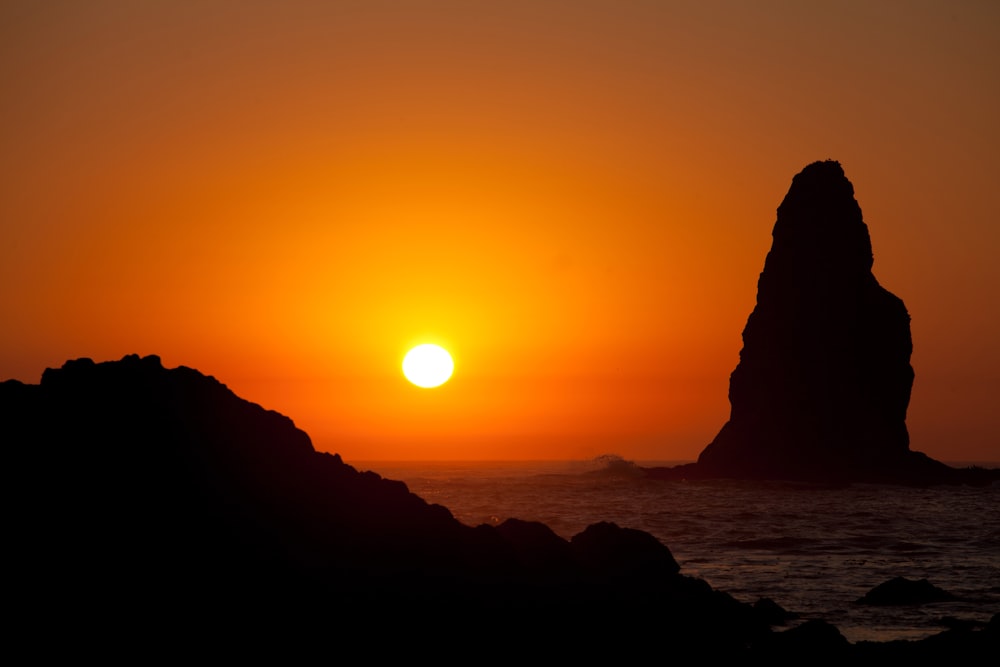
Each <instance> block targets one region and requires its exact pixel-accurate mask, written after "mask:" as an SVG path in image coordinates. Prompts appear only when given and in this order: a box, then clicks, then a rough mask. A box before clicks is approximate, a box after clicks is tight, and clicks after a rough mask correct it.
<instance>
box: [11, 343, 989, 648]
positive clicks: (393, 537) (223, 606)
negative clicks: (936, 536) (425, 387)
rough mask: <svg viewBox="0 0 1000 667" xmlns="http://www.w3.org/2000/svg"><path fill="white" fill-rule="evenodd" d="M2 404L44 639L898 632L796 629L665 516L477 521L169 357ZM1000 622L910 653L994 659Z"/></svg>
mask: <svg viewBox="0 0 1000 667" xmlns="http://www.w3.org/2000/svg"><path fill="white" fill-rule="evenodd" d="M0 423H2V425H3V443H4V453H5V455H6V467H5V471H6V473H7V480H8V489H9V492H8V497H9V498H11V499H12V502H10V504H9V505H8V507H9V508H10V509H11V510H12V511H11V512H10V513H9V514H10V517H11V518H10V520H9V521H8V523H7V525H6V526H5V528H6V530H5V545H6V549H5V561H6V563H7V572H8V581H7V584H8V585H7V587H6V590H5V601H6V603H7V609H8V612H10V614H11V615H10V617H9V618H11V619H12V620H9V621H8V624H7V630H8V637H10V638H11V639H12V640H13V641H14V642H15V643H17V642H24V643H27V644H30V646H31V649H32V651H33V655H40V654H44V653H46V652H51V651H52V650H55V648H56V647H63V648H65V649H66V650H71V651H72V652H73V655H74V656H76V657H81V656H86V655H100V656H101V657H102V658H104V659H107V658H109V657H112V658H114V657H123V656H125V655H127V656H128V657H129V658H130V659H135V658H143V657H152V656H157V657H164V656H176V657H179V656H184V657H190V656H191V655H193V654H195V653H197V654H198V655H215V656H218V657H220V658H224V659H234V658H242V657H253V658H255V659H257V660H259V659H276V660H277V659H280V660H282V661H283V662H287V661H289V660H292V659H298V658H306V657H308V658H309V659H316V658H317V656H321V657H322V658H323V659H335V658H338V657H343V656H344V655H350V656H354V657H355V658H356V657H357V654H358V653H359V652H361V653H362V654H370V655H372V656H375V657H377V658H381V659H387V658H394V659H399V658H411V659H414V658H418V657H423V658H434V659H435V660H436V661H438V662H441V661H442V660H446V661H456V662H457V661H458V660H462V661H463V662H465V661H468V660H470V659H477V657H479V658H484V659H486V660H487V661H495V660H498V659H515V658H524V657H526V656H530V657H533V658H536V659H537V658H546V657H547V658H551V659H557V658H558V659H567V658H569V659H580V658H583V657H587V658H588V659H592V658H595V657H602V658H611V657H614V658H616V659H634V660H640V659H645V658H646V657H648V655H649V654H650V651H659V652H667V653H669V654H670V655H687V656H696V657H700V658H718V657H738V656H756V657H761V658H764V659H770V658H776V657H807V656H816V655H820V654H822V655H825V656H827V657H830V656H833V657H838V656H846V655H848V654H849V653H850V652H852V651H853V652H856V651H862V650H863V651H866V652H870V651H872V650H874V649H876V648H877V649H878V650H880V651H881V650H886V649H888V648H889V646H888V645H871V646H862V645H849V644H848V643H847V642H846V641H845V640H844V638H843V637H842V636H841V635H840V633H839V632H838V631H837V630H836V628H833V627H832V626H829V625H827V624H825V623H823V622H822V621H811V622H807V623H805V624H803V625H802V626H799V627H795V628H792V629H790V630H784V631H775V629H774V628H772V624H774V623H780V622H781V616H782V610H780V608H776V606H775V605H774V604H773V603H771V604H769V605H748V604H745V603H742V602H738V601H736V600H735V599H734V598H732V597H731V596H729V595H727V594H725V593H723V592H720V591H716V590H713V589H712V588H711V587H710V586H709V585H708V584H707V583H706V582H704V581H702V580H699V579H696V578H691V577H688V576H685V575H683V574H681V573H680V568H679V566H678V564H677V562H676V561H675V560H674V558H673V556H672V555H671V553H670V550H669V548H668V547H666V546H665V545H663V544H661V543H660V542H659V541H657V540H656V539H655V538H654V537H653V536H651V535H649V534H648V533H645V532H642V531H638V530H632V529H628V528H622V527H619V526H617V525H615V524H612V523H598V524H594V525H591V526H589V527H588V528H587V529H586V530H584V531H583V532H581V533H580V534H578V535H576V536H574V537H573V538H572V539H570V540H565V539H563V538H561V537H559V536H557V535H556V534H555V533H553V532H552V531H551V530H550V529H549V528H548V527H547V526H545V525H543V524H540V523H535V522H525V521H519V520H516V519H512V520H509V521H506V522H504V523H503V524H501V525H499V526H496V527H493V526H489V525H481V526H466V525H464V524H462V523H460V522H458V521H457V520H455V519H454V517H453V516H452V515H451V513H450V512H449V511H448V510H447V509H446V508H444V507H442V506H439V505H433V504H428V503H426V502H425V501H424V500H423V499H421V498H419V497H417V496H415V495H413V494H412V493H410V492H409V491H408V489H407V487H406V485H405V484H404V483H402V482H398V481H392V480H388V479H384V478H382V477H380V476H379V475H377V474H375V473H372V472H359V471H358V470H356V469H354V468H353V467H352V466H350V465H347V464H346V463H344V461H343V460H342V459H341V458H340V456H338V455H335V454H326V453H320V452H317V451H315V450H314V449H313V447H312V444H311V442H310V440H309V437H308V436H307V435H306V434H305V433H304V432H303V431H301V430H299V429H298V428H296V427H295V425H294V423H293V422H292V421H291V420H290V419H288V418H287V417H285V416H283V415H281V414H278V413H276V412H273V411H269V410H265V409H264V408H262V407H261V406H259V405H256V404H253V403H250V402H248V401H246V400H243V399H241V398H239V397H237V396H236V395H235V394H233V393H232V392H231V391H229V389H228V388H226V387H225V385H223V384H222V383H220V382H218V381H217V380H216V379H214V378H212V377H210V376H205V375H202V374H201V373H199V372H198V371H196V370H194V369H191V368H186V367H179V368H175V369H166V368H164V367H163V366H162V364H161V362H160V360H159V358H157V357H155V356H148V357H144V358H140V357H138V356H135V355H130V356H127V357H125V358H123V359H121V360H120V361H114V362H103V363H94V362H93V361H91V360H89V359H79V360H76V361H70V362H67V363H66V364H65V365H64V366H63V367H62V368H60V369H49V370H46V371H45V372H44V374H43V376H42V380H41V383H40V384H38V385H29V384H24V383H21V382H17V381H7V382H4V383H0ZM779 630H780V628H779ZM996 630H997V627H996V624H995V623H994V624H993V625H992V626H991V630H990V631H989V632H987V631H985V630H983V631H975V632H972V631H969V632H965V633H962V634H960V635H951V636H940V637H938V636H936V637H934V638H931V639H934V640H935V641H936V642H937V643H934V644H925V643H924V642H916V643H905V646H900V647H898V649H899V650H904V649H905V650H910V649H913V650H917V649H919V650H921V651H923V653H921V655H926V654H927V651H931V654H932V655H933V654H935V653H934V651H935V650H940V651H942V652H946V653H947V655H948V656H949V657H954V655H956V654H957V655H963V654H964V653H962V652H969V654H972V653H975V652H978V651H981V650H983V649H984V647H988V646H994V645H995V643H996V638H997V633H996ZM925 641H930V640H925ZM40 651H41V652H42V653H39V652H40ZM956 652H958V653H956ZM865 654H866V655H867V654H868V653H865ZM915 654H916V653H913V655H915ZM879 655H882V654H881V653H879ZM889 655H892V656H897V657H898V655H900V654H899V652H898V651H896V650H894V652H893V653H891V654H889ZM905 655H910V654H909V653H907V654H905Z"/></svg>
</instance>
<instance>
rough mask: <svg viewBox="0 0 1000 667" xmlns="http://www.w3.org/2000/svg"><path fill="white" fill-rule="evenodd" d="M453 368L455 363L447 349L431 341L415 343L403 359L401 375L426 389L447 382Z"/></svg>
mask: <svg viewBox="0 0 1000 667" xmlns="http://www.w3.org/2000/svg"><path fill="white" fill-rule="evenodd" d="M454 370H455V363H454V362H453V361H452V360H451V355H450V354H448V351H447V350H445V349H444V348H443V347H441V346H440V345H433V344H431V343H425V344H424V345H417V346H416V347H415V348H413V349H412V350H410V351H409V352H407V353H406V357H405V358H404V359H403V375H405V376H406V379H407V380H409V381H410V382H412V383H413V384H415V385H417V386H418V387H424V388H427V389H429V388H431V387H438V386H440V385H442V384H444V383H445V382H447V381H448V378H450V377H451V374H452V371H454Z"/></svg>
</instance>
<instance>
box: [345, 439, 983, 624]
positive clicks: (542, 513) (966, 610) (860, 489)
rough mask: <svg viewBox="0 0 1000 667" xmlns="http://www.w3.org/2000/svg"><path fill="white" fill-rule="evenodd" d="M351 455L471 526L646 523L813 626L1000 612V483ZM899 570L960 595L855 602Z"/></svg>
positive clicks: (695, 569) (691, 559)
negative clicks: (927, 484) (781, 477)
mask: <svg viewBox="0 0 1000 667" xmlns="http://www.w3.org/2000/svg"><path fill="white" fill-rule="evenodd" d="M347 463H349V464H351V465H353V466H354V467H355V468H357V469H358V470H371V471H374V472H376V473H378V474H380V475H382V476H383V477H386V478H389V479H396V480H401V481H403V482H405V483H406V484H407V486H408V487H409V489H410V491H412V492H413V493H415V494H417V495H418V496H420V497H422V498H424V499H425V500H426V501H428V502H430V503H437V504H440V505H444V506H445V507H447V508H448V509H449V510H451V513H452V514H453V515H454V516H455V518H456V519H458V520H459V521H461V522H463V523H465V524H468V525H470V526H475V525H479V524H482V523H488V524H498V523H500V522H502V521H504V520H505V519H507V518H518V519H523V520H527V521H540V522H542V523H545V524H546V525H548V526H549V527H550V528H551V529H552V530H553V531H555V532H556V533H557V534H559V535H561V536H562V537H565V538H567V539H569V538H570V537H572V536H573V535H575V534H576V533H578V532H580V531H582V530H583V529H584V528H586V527H587V526H588V525H590V524H591V523H596V522H598V521H612V522H614V523H616V524H618V525H619V526H622V527H626V528H638V529H641V530H645V531H647V532H649V533H651V534H653V535H655V536H656V537H657V538H659V540H660V541H661V542H663V543H664V544H665V545H667V547H669V549H670V551H671V552H672V553H673V555H674V558H676V559H677V562H678V563H679V564H680V566H681V572H682V574H686V575H689V576H694V577H699V578H702V579H705V580H706V581H707V582H708V583H709V584H711V585H712V587H713V588H715V589H718V590H722V591H725V592H727V593H730V594H731V595H733V596H734V597H736V598H737V599H740V600H743V601H745V602H754V601H756V600H757V599H759V598H762V597H767V598H770V599H772V600H774V601H775V602H777V603H778V604H780V605H781V606H782V607H783V608H785V609H786V610H788V611H791V612H796V613H798V614H800V615H801V618H802V619H803V620H805V619H814V618H819V619H823V620H826V621H828V622H830V623H832V624H834V625H836V626H837V628H838V629H839V630H840V631H841V633H842V634H843V635H844V636H845V637H847V639H848V640H850V641H852V642H855V641H863V640H870V641H889V640H893V639H920V638H923V637H927V636H929V635H932V634H936V633H938V632H941V631H942V630H944V629H945V628H946V626H947V623H948V622H949V621H948V620H949V619H959V620H963V621H976V622H983V623H985V622H986V621H988V620H989V619H990V617H991V616H992V615H993V614H995V613H997V612H1000V488H997V487H981V488H971V487H935V488H908V487H895V486H884V485H866V484H861V485H852V486H848V487H843V488H828V487H823V486H814V485H805V484H792V483H771V482H765V483H762V482H740V481H728V480H713V481H697V482H692V481H687V482H681V481H658V480H648V479H644V478H642V477H641V476H640V475H638V474H637V472H638V471H637V469H636V465H637V464H635V463H632V462H629V461H624V460H622V459H619V458H617V457H613V456H608V457H598V458H597V459H595V460H593V461H557V462H545V461H541V462H540V461H531V462H510V461H503V462H441V461H434V462H413V461H407V462H388V461H372V462H352V461H347ZM676 463H678V462H663V461H659V462H656V461H643V462H638V465H642V466H653V465H674V464H676ZM897 576H903V577H906V578H908V579H927V580H929V581H930V582H931V583H932V584H934V585H936V586H938V587H939V588H943V589H944V590H946V591H948V592H950V593H952V594H954V595H956V596H958V598H959V600H958V601H954V602H941V603H935V604H930V605H922V606H904V607H871V606H866V605H860V604H857V603H856V602H855V601H856V600H857V599H858V598H860V597H861V596H863V595H864V594H865V593H866V592H868V591H869V590H870V589H872V588H873V587H875V586H876V585H878V584H880V583H882V582H884V581H886V580H888V579H891V578H893V577H897Z"/></svg>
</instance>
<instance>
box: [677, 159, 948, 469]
mask: <svg viewBox="0 0 1000 667" xmlns="http://www.w3.org/2000/svg"><path fill="white" fill-rule="evenodd" d="M772 237H773V242H772V245H771V250H770V251H769V252H768V254H767V258H766V259H765V262H764V270H763V272H762V273H761V274H760V279H759V281H758V284H757V304H756V307H755V308H754V310H753V312H752V313H751V314H750V317H749V319H748V320H747V324H746V327H745V329H744V330H743V350H742V351H741V352H740V361H739V364H738V365H737V367H736V369H735V370H734V371H733V373H732V375H731V377H730V384H729V401H730V404H731V413H730V417H729V421H728V422H727V423H726V424H725V425H724V426H723V427H722V430H721V431H720V432H719V434H718V435H717V436H716V437H715V439H714V440H713V441H712V443H711V444H709V445H708V446H707V447H706V448H705V449H704V451H702V453H701V455H700V456H699V458H698V464H697V468H698V472H699V476H715V477H739V478H768V479H803V480H850V481H854V480H868V479H871V480H876V479H878V480H883V479H888V478H891V477H893V476H894V475H897V474H898V475H901V476H905V475H910V474H912V473H920V472H922V473H925V474H931V473H933V472H934V470H936V469H937V468H938V467H942V468H946V466H943V464H939V463H937V462H935V461H932V460H931V459H929V458H927V457H926V456H924V455H922V454H917V453H915V452H911V451H910V449H909V435H908V433H907V428H906V411H907V406H908V404H909V401H910V389H911V387H912V384H913V377H914V374H913V369H912V367H911V366H910V353H911V351H912V349H913V345H912V341H911V338H910V317H909V314H908V313H907V310H906V307H905V306H904V304H903V302H902V301H901V300H900V299H899V298H898V297H896V296H895V295H893V294H892V293H890V292H889V291H887V290H886V289H885V288H883V287H882V286H881V285H879V283H878V281H877V280H876V279H875V276H874V275H873V273H872V262H873V256H872V245H871V239H870V237H869V235H868V227H867V225H866V224H865V222H864V220H863V219H862V215H861V208H860V207H859V205H858V202H857V201H856V200H855V198H854V187H853V186H852V185H851V182H850V181H849V180H848V179H847V177H846V176H845V175H844V171H843V169H842V168H841V165H840V164H839V163H838V162H835V161H832V160H828V161H824V162H815V163H813V164H810V165H809V166H807V167H806V168H805V169H803V170H802V171H801V172H800V173H799V174H798V175H796V176H795V178H793V179H792V185H791V188H790V189H789V190H788V194H787V195H786V196H785V199H784V201H782V202H781V205H780V206H779V207H778V215H777V221H776V222H775V225H774V230H773V232H772Z"/></svg>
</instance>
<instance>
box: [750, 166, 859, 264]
mask: <svg viewBox="0 0 1000 667" xmlns="http://www.w3.org/2000/svg"><path fill="white" fill-rule="evenodd" d="M772 236H773V238H774V245H773V247H772V249H771V252H770V253H769V254H768V258H767V263H766V264H765V270H767V269H771V270H772V272H780V273H781V274H785V273H787V272H792V273H795V274H798V275H802V274H806V275H810V274H811V275H815V274H820V273H827V272H833V273H834V274H835V275H846V274H854V275H864V274H868V273H869V272H870V271H871V268H872V263H873V254H872V243H871V237H870V236H869V234H868V225H866V224H865V222H864V219H863V217H862V215H861V207H860V206H859V205H858V202H857V200H856V199H855V198H854V186H853V185H852V184H851V182H850V181H849V180H848V179H847V176H846V175H845V174H844V169H843V167H841V165H840V163H839V162H837V161H835V160H825V161H822V162H813V163H812V164H810V165H808V166H807V167H805V168H804V169H803V170H802V171H801V172H799V173H798V174H796V176H795V177H794V178H793V179H792V185H791V187H790V188H789V190H788V194H786V195H785V198H784V200H783V201H782V202H781V205H780V206H778V217H777V221H776V222H775V225H774V230H773V232H772Z"/></svg>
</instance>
